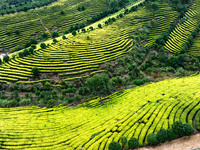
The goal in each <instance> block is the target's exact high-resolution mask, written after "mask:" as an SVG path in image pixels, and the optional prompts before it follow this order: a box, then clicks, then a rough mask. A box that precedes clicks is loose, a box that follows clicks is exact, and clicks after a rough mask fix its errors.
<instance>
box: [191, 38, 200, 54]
mask: <svg viewBox="0 0 200 150" xmlns="http://www.w3.org/2000/svg"><path fill="white" fill-rule="evenodd" d="M188 53H189V54H191V55H194V56H200V35H199V36H198V37H197V38H196V39H195V40H194V43H193V44H192V46H191V48H190V49H189V52H188Z"/></svg>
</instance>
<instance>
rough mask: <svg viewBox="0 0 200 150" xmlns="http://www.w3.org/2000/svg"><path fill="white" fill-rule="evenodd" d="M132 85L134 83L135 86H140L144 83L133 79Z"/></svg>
mask: <svg viewBox="0 0 200 150" xmlns="http://www.w3.org/2000/svg"><path fill="white" fill-rule="evenodd" d="M133 83H134V84H135V85H142V84H143V83H144V82H143V81H142V80H141V79H135V80H134V81H133Z"/></svg>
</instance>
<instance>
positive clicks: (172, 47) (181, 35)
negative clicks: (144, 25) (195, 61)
mask: <svg viewBox="0 0 200 150" xmlns="http://www.w3.org/2000/svg"><path fill="white" fill-rule="evenodd" d="M199 11H200V7H199V5H198V4H194V5H192V6H191V8H190V9H189V10H188V11H187V12H186V14H185V17H184V18H183V19H185V20H184V21H182V20H183V19H182V20H181V23H180V24H177V26H176V28H175V29H174V31H172V33H171V34H170V35H169V39H168V40H167V41H166V44H165V46H164V47H165V49H167V50H169V51H170V52H173V53H174V52H179V51H180V50H181V49H182V47H183V45H184V44H185V42H186V40H187V39H188V37H189V36H190V35H191V33H192V31H194V30H195V29H196V26H197V25H198V23H199V21H200V20H199V18H200V13H199Z"/></svg>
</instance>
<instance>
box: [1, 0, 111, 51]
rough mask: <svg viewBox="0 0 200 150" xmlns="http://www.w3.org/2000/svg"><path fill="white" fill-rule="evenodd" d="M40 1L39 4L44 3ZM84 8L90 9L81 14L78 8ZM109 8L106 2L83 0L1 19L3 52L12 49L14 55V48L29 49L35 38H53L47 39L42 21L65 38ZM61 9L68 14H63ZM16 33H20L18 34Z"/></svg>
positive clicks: (61, 0)
mask: <svg viewBox="0 0 200 150" xmlns="http://www.w3.org/2000/svg"><path fill="white" fill-rule="evenodd" d="M20 1H23V0H20ZM42 1H49V0H42ZM28 2H29V1H28ZM28 2H27V4H28ZM37 2H38V3H39V2H41V0H39V1H37ZM51 2H52V1H51ZM35 4H37V3H35ZM82 5H84V6H85V7H86V10H85V11H82V12H79V11H78V10H77V9H76V8H77V7H78V6H82ZM94 6H96V7H94ZM106 9H107V4H106V0H94V1H89V2H88V1H82V0H68V1H65V0H59V1H58V2H55V3H54V4H52V5H50V6H48V7H44V8H40V9H37V10H31V11H28V12H20V13H17V14H11V15H5V16H1V17H0V22H1V25H0V26H1V28H0V50H1V51H4V52H8V49H11V52H13V51H14V50H13V49H15V48H16V47H18V46H19V45H21V46H23V47H25V43H26V42H27V41H29V39H30V38H31V37H34V38H35V39H37V40H38V42H40V41H44V40H46V39H47V38H50V35H48V36H47V37H44V36H43V33H44V32H45V31H46V29H45V28H44V26H43V25H42V23H41V20H42V22H43V23H44V25H45V26H46V27H47V28H48V30H49V31H50V32H51V33H53V32H54V31H56V32H58V34H59V35H61V34H63V32H64V31H66V30H69V28H70V27H71V26H72V25H75V24H77V23H78V24H81V23H86V22H87V19H88V18H91V17H92V16H94V15H96V14H97V13H100V12H102V11H104V10H106ZM61 10H62V11H63V12H64V14H61ZM38 14H39V15H38ZM75 16H76V17H75ZM39 17H40V18H41V20H40V18H39ZM16 31H17V32H19V34H18V35H17V34H16Z"/></svg>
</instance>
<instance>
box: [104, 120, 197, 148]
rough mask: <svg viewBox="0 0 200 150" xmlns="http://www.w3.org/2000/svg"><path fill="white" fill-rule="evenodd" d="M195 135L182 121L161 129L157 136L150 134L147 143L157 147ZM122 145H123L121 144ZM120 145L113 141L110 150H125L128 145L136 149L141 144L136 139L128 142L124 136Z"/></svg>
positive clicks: (189, 126)
mask: <svg viewBox="0 0 200 150" xmlns="http://www.w3.org/2000/svg"><path fill="white" fill-rule="evenodd" d="M193 133H194V129H193V128H192V126H191V125H190V124H188V123H185V124H182V122H181V121H176V122H174V123H173V124H172V126H171V128H170V129H167V130H165V129H160V130H159V131H158V132H157V133H156V134H153V133H151V134H149V135H148V136H147V141H148V144H149V145H153V146H155V145H157V144H159V143H164V142H166V141H171V140H174V139H176V138H180V137H183V136H189V135H192V134H193ZM120 143H121V144H120ZM120 143H119V142H116V141H113V142H111V143H110V144H109V147H108V149H109V150H122V149H124V148H125V145H126V144H128V147H126V148H128V149H135V148H138V147H139V142H138V140H137V139H136V138H130V139H129V141H127V138H126V137H124V136H122V137H121V139H120Z"/></svg>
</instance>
